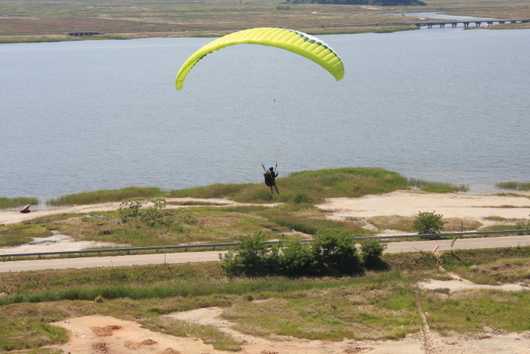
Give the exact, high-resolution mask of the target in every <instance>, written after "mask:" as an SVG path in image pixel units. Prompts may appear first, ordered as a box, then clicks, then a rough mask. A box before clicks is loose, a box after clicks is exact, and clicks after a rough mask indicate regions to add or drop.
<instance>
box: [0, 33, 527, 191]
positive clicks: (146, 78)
mask: <svg viewBox="0 0 530 354" xmlns="http://www.w3.org/2000/svg"><path fill="white" fill-rule="evenodd" d="M319 37H320V38H321V39H323V40H324V41H325V42H327V43H328V44H329V45H330V46H331V47H333V48H334V49H335V51H336V52H338V53H339V55H340V56H341V57H342V59H343V61H344V63H345V67H346V76H345V77H344V79H343V80H341V81H338V82H336V81H335V80H334V79H333V77H332V76H331V75H330V74H328V73H327V72H326V71H324V70H323V69H322V68H320V67H319V66H318V65H316V64H314V63H313V62H310V61H308V60H307V59H305V58H302V57H300V56H297V55H295V54H292V53H290V52H287V51H283V50H279V49H276V48H271V47H263V46H256V45H239V46H233V47H229V48H225V49H223V50H221V51H218V52H216V53H214V54H212V55H210V56H208V57H206V58H205V59H203V60H202V61H201V62H199V63H198V64H197V65H196V66H195V67H194V69H193V70H192V71H191V72H190V74H189V75H188V77H187V79H186V82H185V86H184V88H183V89H182V90H179V91H177V90H176V89H175V87H174V79H175V75H176V73H177V71H178V69H179V67H180V65H181V64H182V63H183V62H184V61H185V59H186V58H187V57H188V56H189V55H190V54H191V53H193V52H194V51H195V50H197V49H198V48H200V47H201V46H202V45H204V44H206V43H207V42H209V41H210V40H211V39H208V38H182V39H141V40H123V41H119V40H107V41H79V42H63V43H29V44H28V43H21V44H2V45H0V107H1V109H0V124H1V125H0V159H1V160H0V162H1V163H0V196H5V197H15V196H28V197H29V196H35V197H38V198H41V199H43V200H45V199H47V198H53V197H57V196H60V195H65V194H70V193H77V192H82V191H91V190H99V189H114V188H122V187H126V186H130V185H136V186H157V187H161V188H164V189H181V188H188V187H194V186H202V185H208V184H212V183H232V182H234V183H242V182H260V181H261V179H262V169H261V164H265V165H274V164H276V163H277V164H278V168H279V172H280V175H281V176H285V175H286V174H288V173H290V172H294V171H301V170H309V169H323V168H336V167H381V168H385V169H389V170H393V171H397V172H399V173H402V174H404V175H405V176H407V177H414V178H420V179H426V180H431V181H441V182H452V183H457V184H468V185H469V186H470V187H471V192H472V193H489V192H492V191H495V189H494V184H495V183H496V182H503V181H519V182H526V181H529V180H530V158H529V157H528V154H529V152H530V142H529V139H528V133H529V132H530V128H529V123H530V99H529V98H530V65H528V64H529V62H528V58H530V31H528V30H505V31H501V30H499V31H486V30H463V29H462V28H456V29H455V28H444V29H437V28H432V29H421V30H418V31H407V32H399V33H391V34H355V35H327V36H319Z"/></svg>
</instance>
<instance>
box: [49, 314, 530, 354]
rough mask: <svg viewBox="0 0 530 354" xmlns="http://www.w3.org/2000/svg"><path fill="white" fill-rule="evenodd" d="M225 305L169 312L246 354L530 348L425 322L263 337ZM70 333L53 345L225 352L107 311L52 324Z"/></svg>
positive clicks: (123, 352) (80, 351)
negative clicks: (389, 332) (410, 329)
mask: <svg viewBox="0 0 530 354" xmlns="http://www.w3.org/2000/svg"><path fill="white" fill-rule="evenodd" d="M224 310H225V309H223V308H203V309H197V310H193V311H187V312H178V313H174V314H171V315H168V316H167V317H172V318H176V319H180V320H185V321H190V322H194V323H197V324H201V325H206V326H211V327H215V328H217V329H219V330H222V331H225V332H227V333H229V334H231V335H233V336H234V337H235V338H237V339H239V340H241V341H242V342H243V343H244V344H243V345H242V347H243V349H242V350H241V351H240V352H239V353H242V354H342V353H344V354H353V353H359V354H388V353H392V354H438V353H439V354H442V353H443V354H464V353H466V354H484V353H495V354H513V353H520V354H522V353H530V332H525V333H510V334H505V333H503V332H502V331H499V330H497V329H495V328H492V327H487V328H484V333H481V334H479V335H475V336H474V337H467V336H457V335H454V336H449V337H442V336H440V335H438V334H437V333H435V332H432V331H430V329H428V325H427V326H424V329H423V331H422V333H417V334H412V335H409V336H407V337H406V338H405V339H402V340H399V341H352V340H346V339H345V340H343V341H341V342H325V341H310V340H305V339H296V338H292V337H285V336H275V337H272V338H260V337H254V336H250V335H245V334H242V333H239V332H236V331H234V330H232V329H231V326H232V324H231V323H230V322H227V321H225V320H223V319H222V318H220V317H219V316H220V315H221V314H222V313H223V311H224ZM54 325H56V326H60V327H63V328H66V329H67V330H68V331H69V332H70V341H69V342H68V343H66V344H64V345H59V346H50V348H56V349H60V350H62V351H63V352H64V353H76V354H85V353H86V354H97V353H108V354H133V353H156V354H221V353H224V354H226V353H227V352H223V351H219V350H215V349H214V348H213V347H212V346H211V345H209V344H205V343H203V342H202V341H201V340H200V339H197V338H180V337H174V336H170V335H166V334H163V333H157V332H152V331H149V330H147V329H144V328H141V327H140V325H139V324H138V323H135V322H131V321H124V320H119V319H116V318H114V317H108V316H86V317H78V318H72V319H68V320H66V321H60V322H56V323H54Z"/></svg>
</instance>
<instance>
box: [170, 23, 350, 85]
mask: <svg viewBox="0 0 530 354" xmlns="http://www.w3.org/2000/svg"><path fill="white" fill-rule="evenodd" d="M235 44H260V45H266V46H272V47H278V48H282V49H285V50H288V51H291V52H293V53H296V54H299V55H302V56H304V57H306V58H308V59H310V60H312V61H314V62H315V63H317V64H319V65H320V66H322V67H323V68H324V69H326V70H327V71H328V72H329V73H330V74H331V75H333V77H335V79H336V80H337V81H338V80H340V79H342V78H343V77H344V64H343V63H342V60H341V59H340V58H339V56H338V55H337V54H336V53H335V52H334V51H333V49H331V47H330V46H328V45H327V44H325V43H324V42H323V41H321V40H319V39H318V38H316V37H313V36H311V35H308V34H306V33H303V32H299V31H295V30H290V29H283V28H269V27H264V28H251V29H247V30H243V31H239V32H234V33H231V34H228V35H226V36H223V37H220V38H217V39H216V40H214V41H212V42H210V43H208V44H206V45H205V46H203V47H202V48H200V49H199V50H197V51H196V52H195V53H193V54H192V55H191V56H190V57H189V58H188V59H187V60H186V61H185V62H184V64H183V65H182V66H181V68H180V70H179V71H178V73H177V77H176V80H175V81H176V88H177V90H180V89H181V88H182V87H183V86H184V80H185V79H186V76H187V75H188V73H189V72H190V70H191V69H192V68H193V66H194V65H195V64H197V62H198V61H199V60H201V59H202V58H204V57H205V56H207V55H208V54H210V53H213V52H215V51H217V50H219V49H222V48H225V47H228V46H231V45H235Z"/></svg>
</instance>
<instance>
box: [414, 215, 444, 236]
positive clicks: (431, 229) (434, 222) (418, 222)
mask: <svg viewBox="0 0 530 354" xmlns="http://www.w3.org/2000/svg"><path fill="white" fill-rule="evenodd" d="M442 217H443V215H441V214H435V213H434V212H432V213H431V212H421V211H420V212H419V213H418V216H417V217H416V219H414V221H413V222H412V228H413V229H414V230H416V231H417V232H418V234H420V235H421V234H429V235H430V234H438V233H440V232H441V231H442V230H443V228H444V224H445V222H443V221H442Z"/></svg>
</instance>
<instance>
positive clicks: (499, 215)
mask: <svg viewBox="0 0 530 354" xmlns="http://www.w3.org/2000/svg"><path fill="white" fill-rule="evenodd" d="M529 198H530V194H529V193H517V194H515V193H514V194H509V195H497V194H485V195H482V194H481V195H471V194H460V193H427V192H422V191H396V192H392V193H387V194H377V195H366V196H363V197H360V198H331V199H328V200H327V202H326V203H324V204H322V205H319V206H318V207H319V208H320V209H322V210H326V211H329V212H330V214H329V218H330V219H334V220H348V219H354V220H360V221H364V222H367V220H368V219H369V218H371V217H375V216H393V215H398V216H405V217H416V216H417V215H418V212H435V213H436V214H441V215H443V217H444V218H462V219H467V220H471V221H478V222H480V223H481V224H482V225H483V226H491V225H496V224H503V223H512V224H513V222H514V220H528V218H529V217H530V199H529ZM492 217H493V218H492ZM502 219H504V220H502ZM390 233H391V232H390Z"/></svg>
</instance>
